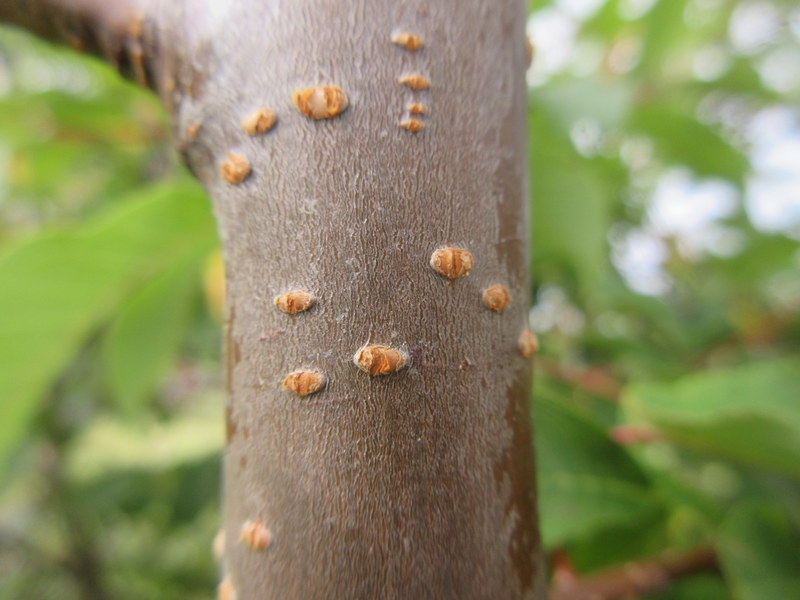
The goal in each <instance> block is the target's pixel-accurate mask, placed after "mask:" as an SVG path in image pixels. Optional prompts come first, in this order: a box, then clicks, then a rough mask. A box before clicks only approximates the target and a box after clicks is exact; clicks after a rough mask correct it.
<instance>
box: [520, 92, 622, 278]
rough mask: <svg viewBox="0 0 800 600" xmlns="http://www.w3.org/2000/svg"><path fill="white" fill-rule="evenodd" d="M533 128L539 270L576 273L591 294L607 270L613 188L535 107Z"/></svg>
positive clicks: (551, 119)
mask: <svg viewBox="0 0 800 600" xmlns="http://www.w3.org/2000/svg"><path fill="white" fill-rule="evenodd" d="M530 124H531V135H532V138H533V140H534V141H533V143H532V145H531V178H532V192H533V205H534V209H533V233H532V239H533V245H534V251H533V254H534V256H535V257H536V261H535V263H536V264H535V269H534V270H535V271H536V273H537V276H539V277H546V276H547V274H548V273H557V272H562V273H563V272H564V271H567V272H571V274H572V275H573V277H574V278H575V280H576V281H577V282H578V283H579V287H580V288H581V289H583V290H585V291H588V290H589V289H591V288H592V287H594V286H595V285H596V284H597V282H598V281H599V279H600V278H601V277H602V276H603V274H604V272H605V269H606V267H607V266H608V260H607V243H606V231H607V230H608V227H609V225H610V222H611V214H610V213H611V211H610V208H609V204H610V198H609V196H610V189H609V186H608V184H607V181H606V180H604V179H603V178H602V177H601V176H600V175H599V174H598V172H597V170H596V169H595V166H594V165H593V164H592V162H591V161H589V160H587V159H586V158H584V157H582V156H581V155H579V154H578V153H577V152H576V151H575V149H574V148H573V146H572V142H571V141H570V139H569V137H568V136H567V135H566V133H564V132H563V131H562V130H560V129H559V127H558V126H557V124H556V122H555V118H554V117H551V116H550V115H548V114H547V113H546V111H545V110H540V109H539V107H535V109H534V110H533V111H532V113H531V119H530Z"/></svg>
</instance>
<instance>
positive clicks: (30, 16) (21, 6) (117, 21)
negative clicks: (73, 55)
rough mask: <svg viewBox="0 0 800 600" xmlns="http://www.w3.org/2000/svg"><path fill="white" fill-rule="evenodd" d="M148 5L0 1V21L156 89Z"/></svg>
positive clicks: (108, 0)
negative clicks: (98, 59) (103, 62)
mask: <svg viewBox="0 0 800 600" xmlns="http://www.w3.org/2000/svg"><path fill="white" fill-rule="evenodd" d="M151 4H152V2H151V0H0V21H5V22H7V23H12V24H15V25H18V26H20V27H22V28H24V29H27V30H28V31H31V32H32V33H35V34H36V35H38V36H40V37H42V38H45V39H48V40H52V41H57V42H63V43H66V44H68V45H69V46H71V47H73V48H74V49H76V50H80V51H82V52H87V53H89V54H94V55H97V56H99V57H101V58H103V59H105V60H106V61H107V62H109V63H110V64H111V65H112V66H114V68H116V69H117V70H118V71H119V72H120V74H122V75H123V76H124V77H126V78H128V79H131V80H133V81H136V82H137V83H139V84H141V85H144V86H146V87H151V88H152V87H155V85H154V77H153V72H152V66H153V64H154V62H155V60H156V55H157V52H156V43H155V39H156V36H155V32H154V29H153V26H152V23H151V22H150V21H149V19H148V18H147V17H148V15H147V8H148V6H149V5H151Z"/></svg>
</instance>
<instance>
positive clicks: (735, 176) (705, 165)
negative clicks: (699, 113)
mask: <svg viewBox="0 0 800 600" xmlns="http://www.w3.org/2000/svg"><path fill="white" fill-rule="evenodd" d="M631 127H632V128H633V129H636V130H638V131H640V132H642V133H645V134H647V135H648V136H650V137H651V138H652V139H653V141H654V143H655V145H656V147H657V148H658V149H659V150H660V152H661V153H662V155H663V157H664V159H665V160H666V161H667V163H670V164H681V165H686V166H688V167H690V168H691V169H692V170H694V172H695V173H697V174H698V175H700V176H702V177H723V178H725V179H728V180H730V181H732V182H734V183H736V184H737V185H740V186H741V185H743V184H744V178H745V175H746V174H747V170H748V168H749V163H748V161H747V158H746V157H745V155H744V154H743V153H742V151H741V150H739V149H738V148H735V147H734V146H733V145H731V143H730V142H728V141H727V140H725V139H724V138H723V137H722V135H720V133H719V132H718V131H716V130H715V129H714V128H712V127H711V126H709V125H706V124H704V123H701V122H700V121H698V120H697V118H695V116H694V115H692V114H690V113H687V112H683V111H680V110H677V109H676V108H674V107H671V106H667V105H664V104H650V105H646V106H643V107H641V108H639V109H637V110H636V111H635V112H634V114H633V117H632V123H631Z"/></svg>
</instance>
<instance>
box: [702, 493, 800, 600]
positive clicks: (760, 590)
mask: <svg viewBox="0 0 800 600" xmlns="http://www.w3.org/2000/svg"><path fill="white" fill-rule="evenodd" d="M717 552H718V553H719V558H720V563H721V566H722V570H723V572H724V574H725V577H726V579H727V580H728V582H729V583H730V586H731V588H732V590H733V596H734V598H735V599H736V600H765V599H773V598H774V599H776V600H777V599H778V598H780V600H798V599H800V532H798V530H797V527H796V524H794V523H792V522H791V521H790V520H789V519H788V518H787V517H786V516H785V515H784V514H783V513H782V512H781V511H780V510H779V509H777V508H776V507H775V506H771V505H751V506H747V505H745V506H743V507H740V508H736V509H734V510H733V511H731V513H730V515H729V516H728V518H727V519H726V520H725V522H724V523H723V525H722V528H721V531H720V536H719V540H718V543H717Z"/></svg>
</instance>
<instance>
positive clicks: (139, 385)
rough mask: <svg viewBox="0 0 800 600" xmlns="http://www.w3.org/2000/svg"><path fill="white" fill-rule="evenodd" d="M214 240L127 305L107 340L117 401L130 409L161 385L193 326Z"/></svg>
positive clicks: (108, 365) (107, 358)
mask: <svg viewBox="0 0 800 600" xmlns="http://www.w3.org/2000/svg"><path fill="white" fill-rule="evenodd" d="M213 242H214V239H213V238H211V237H209V239H208V245H207V246H203V245H199V246H198V248H197V250H196V251H195V252H192V253H190V254H189V256H187V257H185V258H184V259H183V260H180V261H177V262H176V263H175V264H174V265H171V266H170V267H169V268H168V269H167V270H166V271H165V272H164V273H162V274H161V275H159V276H158V277H156V278H155V279H153V280H152V281H151V282H149V283H148V284H147V285H145V286H143V287H142V289H141V290H139V291H138V292H137V293H136V294H135V295H134V296H132V297H131V298H130V299H129V300H128V301H127V302H126V303H125V305H124V306H122V307H121V309H120V311H119V314H118V316H117V317H116V319H115V320H114V323H113V324H112V326H111V328H110V330H109V331H108V333H107V334H106V337H105V341H104V358H105V363H106V369H107V378H108V383H109V387H110V389H111V392H112V394H113V396H114V400H115V401H116V402H117V403H119V404H120V405H122V407H123V408H124V409H125V410H127V411H128V412H130V411H131V410H132V409H133V408H134V407H135V406H137V405H138V404H140V403H141V402H142V401H143V400H144V399H145V398H146V397H147V396H148V395H149V394H151V393H152V392H153V391H154V390H155V389H156V387H157V385H158V383H159V381H160V380H161V378H162V377H163V376H164V375H165V374H166V372H167V371H168V369H169V367H170V365H171V364H172V361H173V360H174V358H175V355H176V354H177V351H178V348H179V345H180V343H181V341H182V339H183V338H184V336H185V334H186V330H187V328H188V326H189V322H190V321H189V317H190V315H191V309H192V304H191V303H190V300H191V298H192V295H193V294H194V293H195V292H197V290H198V284H199V278H200V268H201V265H202V264H203V261H204V259H205V257H206V255H207V254H208V252H209V250H210V248H211V246H212V244H213Z"/></svg>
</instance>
